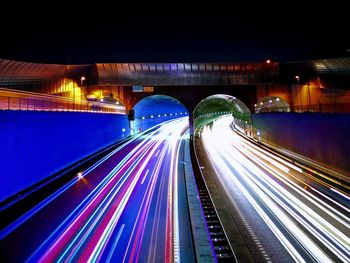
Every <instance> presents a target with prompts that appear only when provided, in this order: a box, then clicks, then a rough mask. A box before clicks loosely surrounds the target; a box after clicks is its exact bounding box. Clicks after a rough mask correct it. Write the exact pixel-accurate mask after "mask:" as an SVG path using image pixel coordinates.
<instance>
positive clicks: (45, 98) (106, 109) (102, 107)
mask: <svg viewBox="0 0 350 263" xmlns="http://www.w3.org/2000/svg"><path fill="white" fill-rule="evenodd" d="M0 110H25V111H27V110H28V111H29V110H30V111H33V110H34V111H82V112H93V113H115V114H125V112H126V110H125V107H124V106H121V105H113V104H109V103H101V102H96V101H87V100H84V99H71V98H65V97H59V96H52V95H46V94H40V93H33V92H25V91H14V90H8V89H0Z"/></svg>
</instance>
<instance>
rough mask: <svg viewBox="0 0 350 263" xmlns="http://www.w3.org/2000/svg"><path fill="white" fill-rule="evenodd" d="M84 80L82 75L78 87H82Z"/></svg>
mask: <svg viewBox="0 0 350 263" xmlns="http://www.w3.org/2000/svg"><path fill="white" fill-rule="evenodd" d="M84 80H85V77H84V76H82V77H81V78H80V87H82V86H83V82H84Z"/></svg>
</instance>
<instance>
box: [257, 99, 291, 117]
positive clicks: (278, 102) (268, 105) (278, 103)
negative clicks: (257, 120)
mask: <svg viewBox="0 0 350 263" xmlns="http://www.w3.org/2000/svg"><path fill="white" fill-rule="evenodd" d="M254 107H255V113H263V112H290V106H289V104H288V102H287V101H285V100H284V99H282V98H280V97H277V96H266V97H264V98H262V99H260V100H259V101H258V102H257V103H256V104H255V105H254Z"/></svg>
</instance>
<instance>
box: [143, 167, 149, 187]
mask: <svg viewBox="0 0 350 263" xmlns="http://www.w3.org/2000/svg"><path fill="white" fill-rule="evenodd" d="M148 172H149V169H147V171H146V173H145V175H144V176H143V179H142V182H141V184H143V183H144V182H145V180H146V177H147V175H148Z"/></svg>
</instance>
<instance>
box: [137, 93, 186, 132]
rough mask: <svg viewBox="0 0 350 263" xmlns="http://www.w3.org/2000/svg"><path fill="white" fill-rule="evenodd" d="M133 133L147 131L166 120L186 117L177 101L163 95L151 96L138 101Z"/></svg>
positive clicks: (183, 108)
mask: <svg viewBox="0 0 350 263" xmlns="http://www.w3.org/2000/svg"><path fill="white" fill-rule="evenodd" d="M133 109H134V111H135V122H134V130H135V132H140V131H144V130H147V129H148V128H151V127H153V126H155V125H157V124H159V123H162V122H164V121H167V120H171V119H175V118H179V117H184V116H188V111H187V109H186V108H185V106H183V104H182V103H181V102H179V101H178V100H176V99H174V98H172V97H169V96H165V95H152V96H149V97H146V98H144V99H142V100H140V101H139V102H138V103H137V104H136V105H135V107H134V108H133Z"/></svg>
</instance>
